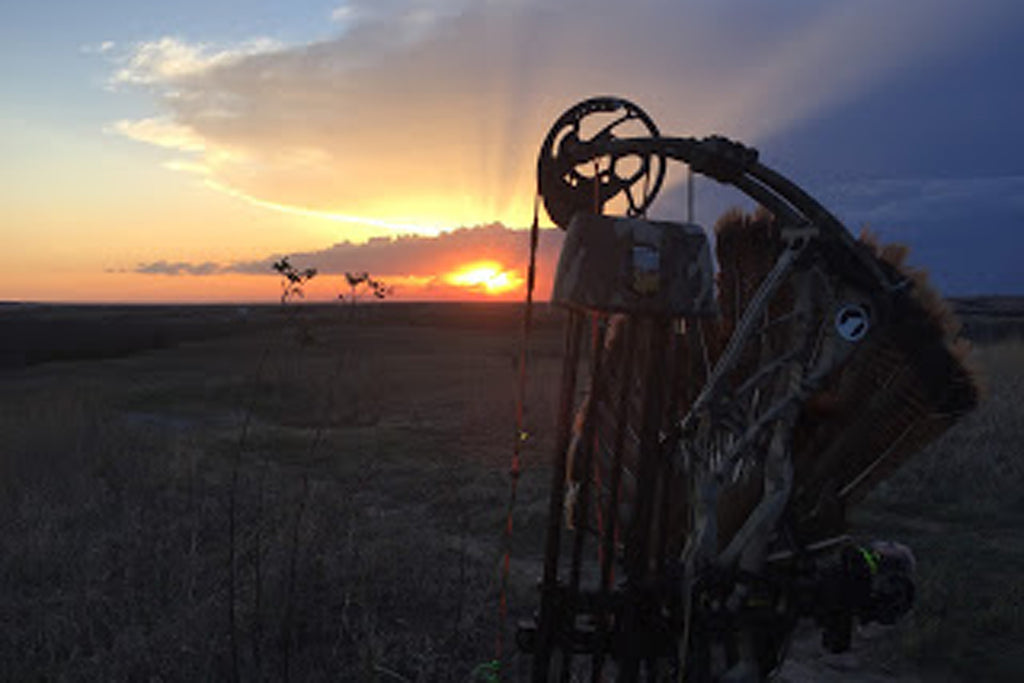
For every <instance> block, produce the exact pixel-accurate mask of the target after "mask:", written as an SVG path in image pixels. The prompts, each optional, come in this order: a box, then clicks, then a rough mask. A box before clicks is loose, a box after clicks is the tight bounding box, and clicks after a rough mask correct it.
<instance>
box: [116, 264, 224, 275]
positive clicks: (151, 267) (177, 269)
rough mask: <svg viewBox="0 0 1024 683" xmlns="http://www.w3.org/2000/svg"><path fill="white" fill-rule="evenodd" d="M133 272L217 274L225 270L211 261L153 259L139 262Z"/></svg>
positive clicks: (150, 273)
mask: <svg viewBox="0 0 1024 683" xmlns="http://www.w3.org/2000/svg"><path fill="white" fill-rule="evenodd" d="M135 272H136V273H144V274H147V275H217V274H219V273H222V272H225V270H224V268H223V267H221V266H220V265H218V264H216V263H213V262H212V261H206V262H204V263H188V262H186V261H176V262H173V263H171V262H168V261H154V262H153V263H140V264H139V266H138V267H137V268H136V269H135Z"/></svg>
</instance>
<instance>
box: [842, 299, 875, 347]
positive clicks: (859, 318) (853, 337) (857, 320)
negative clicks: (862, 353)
mask: <svg viewBox="0 0 1024 683" xmlns="http://www.w3.org/2000/svg"><path fill="white" fill-rule="evenodd" d="M870 327H871V323H870V322H869V321H868V312H867V311H866V310H864V307H863V306H861V305H859V304H845V305H844V306H843V307H842V308H840V309H839V312H838V313H836V331H838V332H839V336H840V337H842V338H843V339H845V340H846V341H848V342H858V341H860V340H861V339H863V338H864V335H866V334H867V333H868V328H870Z"/></svg>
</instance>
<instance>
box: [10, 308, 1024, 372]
mask: <svg viewBox="0 0 1024 683" xmlns="http://www.w3.org/2000/svg"><path fill="white" fill-rule="evenodd" d="M951 303H952V304H953V307H954V308H955V310H956V311H957V313H958V315H959V316H960V318H961V320H962V321H963V323H964V334H965V335H966V336H967V337H968V338H970V339H972V340H973V341H975V342H977V343H980V344H986V343H992V342H997V341H1002V340H1006V339H1024V297H972V298H960V299H953V300H951ZM522 310H523V306H522V304H521V303H492V302H479V303H478V302H473V303H402V302H392V303H385V304H374V305H365V306H361V307H359V309H357V310H355V311H353V310H349V309H346V308H343V307H340V306H338V305H337V304H334V305H331V304H311V305H303V306H302V310H301V311H300V312H299V314H300V315H301V316H302V317H303V318H304V320H305V322H306V323H307V324H309V325H312V326H313V327H318V326H321V325H332V324H360V325H365V324H371V325H375V326H381V327H393V328H408V327H413V328H415V327H445V328H450V329H457V330H465V331H466V332H467V333H471V332H490V333H494V332H500V331H501V330H507V331H508V334H509V335H510V337H513V338H516V339H518V337H519V334H520V333H521V325H522ZM287 317H288V314H287V313H286V312H285V310H284V309H282V307H281V306H278V305H254V306H69V305H30V304H3V305H0V369H2V368H18V367H25V366H29V365H37V364H39V363H48V362H53V361H69V360H88V359H98V358H117V357H121V356H126V355H130V354H133V353H139V352H142V351H149V350H153V349H162V348H167V347H171V346H175V345H177V344H180V343H182V342H187V341H197V340H201V339H209V338H212V337H218V336H223V335H228V334H241V333H249V332H253V331H256V330H258V329H265V328H267V327H272V326H275V325H281V324H284V322H285V320H286V319H287ZM563 319H564V315H562V312H561V311H560V310H559V309H556V308H554V307H552V306H551V305H550V304H548V303H547V302H546V301H541V302H538V303H537V304H536V306H535V309H534V325H535V327H536V328H537V329H538V331H540V330H545V331H548V332H550V331H553V330H555V329H557V328H559V327H560V326H561V324H562V321H563Z"/></svg>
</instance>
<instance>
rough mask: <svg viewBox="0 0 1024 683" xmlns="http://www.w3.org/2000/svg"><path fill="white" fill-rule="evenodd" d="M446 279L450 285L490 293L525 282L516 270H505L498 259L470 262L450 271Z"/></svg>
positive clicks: (511, 288) (509, 288) (512, 287)
mask: <svg viewBox="0 0 1024 683" xmlns="http://www.w3.org/2000/svg"><path fill="white" fill-rule="evenodd" d="M444 279H445V282H447V283H448V284H450V285H455V286H456V287H465V288H466V289H476V290H482V291H484V292H486V293H488V294H502V293H504V292H508V291H510V290H513V289H516V288H517V287H519V286H520V285H521V284H523V279H522V278H521V277H519V276H518V275H517V274H516V273H515V272H514V271H511V270H505V267H504V266H502V265H501V264H500V263H498V262H497V261H477V262H475V263H470V264H468V265H465V266H462V267H461V268H459V269H458V270H456V271H454V272H451V273H449V274H448V275H446V276H445V277H444Z"/></svg>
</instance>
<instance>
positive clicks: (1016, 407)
mask: <svg viewBox="0 0 1024 683" xmlns="http://www.w3.org/2000/svg"><path fill="white" fill-rule="evenodd" d="M976 360H977V362H978V364H979V366H980V368H981V372H982V373H983V377H984V378H985V382H986V384H987V391H986V394H987V395H986V396H984V397H983V399H982V403H981V405H980V407H979V408H978V409H977V410H976V411H975V412H974V413H972V414H970V415H968V416H967V417H966V418H964V420H963V421H962V422H961V423H960V424H958V425H957V426H956V427H954V428H953V429H952V430H951V431H950V432H949V433H948V434H947V435H945V436H944V437H943V438H942V439H940V440H939V441H938V442H937V443H935V444H934V445H933V446H932V447H930V448H929V449H927V450H926V451H925V452H924V453H922V454H920V455H919V456H917V457H916V458H914V459H912V460H911V461H910V462H909V463H908V464H907V465H906V466H905V467H904V468H903V469H902V470H901V471H899V472H898V473H897V474H896V475H895V476H893V477H892V478H891V479H890V480H888V481H887V482H885V483H883V484H882V485H881V486H880V487H879V488H878V489H876V490H875V491H874V492H873V494H872V495H871V496H869V497H868V499H867V500H866V501H865V502H864V503H863V505H862V506H861V507H860V508H859V509H858V510H857V511H856V514H855V516H854V521H855V523H856V524H857V526H858V527H859V528H860V529H861V530H862V531H864V532H865V533H873V534H877V535H879V536H883V537H895V538H898V539H901V540H903V541H905V542H906V543H908V544H909V545H910V546H911V547H912V548H914V550H915V552H916V554H917V557H918V568H919V576H918V590H919V594H918V604H917V607H916V608H915V610H914V612H913V613H912V614H911V617H910V618H909V620H908V621H907V622H906V623H905V624H903V625H902V626H901V627H900V629H899V631H898V638H897V639H896V642H897V644H898V646H899V648H900V649H901V650H902V651H903V653H904V654H906V655H907V656H909V657H910V658H912V659H914V660H916V661H917V662H919V663H920V665H921V666H922V667H924V669H925V670H926V671H930V672H933V673H934V674H936V675H939V674H949V673H951V674H955V675H957V676H960V677H963V678H974V679H976V680H985V681H996V680H1005V681H1014V680H1019V675H1020V672H1021V671H1024V646H1022V645H1021V643H1024V539H1022V538H1021V535H1020V530H1021V528H1022V527H1024V455H1022V449H1021V436H1022V434H1024V407H1022V403H1021V397H1022V396H1024V343H1021V342H1019V341H1006V342H1000V343H998V344H994V345H992V346H984V347H980V348H979V349H977V352H976Z"/></svg>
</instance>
